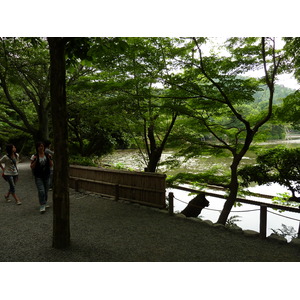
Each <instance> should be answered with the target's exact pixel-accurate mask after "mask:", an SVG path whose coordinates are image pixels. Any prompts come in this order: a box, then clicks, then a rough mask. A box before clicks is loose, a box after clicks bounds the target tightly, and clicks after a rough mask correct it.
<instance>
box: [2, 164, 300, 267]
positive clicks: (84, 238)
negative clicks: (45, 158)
mask: <svg viewBox="0 0 300 300" xmlns="http://www.w3.org/2000/svg"><path fill="white" fill-rule="evenodd" d="M19 170H20V176H19V181H18V183H17V195H19V197H20V198H21V200H22V203H23V204H22V205H20V206H17V205H16V204H15V203H14V202H13V201H12V202H10V203H6V202H5V201H4V197H3V195H4V193H5V192H6V190H7V183H6V182H5V181H4V180H2V182H1V183H0V195H1V201H0V224H1V226H0V237H1V244H0V261H2V262H67V261H68V262H143V261H146V262H147V261H149V262H150V261H151V262H154V261H159V262H167V261H170V262H176V261H181V262H223V261H226V262H242V261H261V262H264V261H271V262H275V261H300V248H298V247H295V246H292V245H288V244H286V245H282V244H280V243H278V242H275V241H269V240H261V239H259V238H253V237H246V236H244V235H243V234H238V233H232V232H230V231H228V230H224V229H223V230H222V229H217V228H212V227H209V226H207V225H205V224H203V223H199V222H195V221H192V220H189V219H183V218H179V217H170V216H168V214H167V213H163V212H162V211H159V210H158V209H152V208H149V207H143V206H140V205H135V204H130V203H126V202H116V201H114V200H112V199H107V198H101V197H100V196H99V195H95V194H89V193H77V192H75V191H74V190H70V214H71V215H70V227H71V247H70V248H69V249H67V250H57V249H53V248H52V246H51V245H52V217H53V213H52V208H51V207H50V208H49V209H48V210H47V212H46V213H45V214H40V213H39V205H38V198H37V191H36V187H35V185H34V180H33V177H32V174H31V171H30V169H29V164H28V163H21V164H19ZM49 196H50V199H51V198H52V194H51V192H50V193H49ZM51 202H52V200H51V201H50V204H51Z"/></svg>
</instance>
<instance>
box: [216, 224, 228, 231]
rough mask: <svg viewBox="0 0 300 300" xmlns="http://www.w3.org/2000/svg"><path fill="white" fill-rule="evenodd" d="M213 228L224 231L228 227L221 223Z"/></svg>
mask: <svg viewBox="0 0 300 300" xmlns="http://www.w3.org/2000/svg"><path fill="white" fill-rule="evenodd" d="M213 227H214V228H218V229H222V230H225V229H226V227H225V226H224V225H223V224H220V223H214V224H213Z"/></svg>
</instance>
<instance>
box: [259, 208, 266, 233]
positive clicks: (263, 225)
mask: <svg viewBox="0 0 300 300" xmlns="http://www.w3.org/2000/svg"><path fill="white" fill-rule="evenodd" d="M259 236H260V238H262V239H265V238H266V237H267V206H266V205H260V227H259Z"/></svg>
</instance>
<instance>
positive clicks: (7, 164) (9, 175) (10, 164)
mask: <svg viewBox="0 0 300 300" xmlns="http://www.w3.org/2000/svg"><path fill="white" fill-rule="evenodd" d="M6 152H7V155H4V156H3V157H2V158H1V159H0V167H1V169H2V171H3V174H2V176H3V178H4V179H5V180H6V181H7V182H8V184H9V190H8V192H7V194H6V195H4V197H5V200H6V201H7V202H10V200H9V195H12V196H13V197H14V199H15V200H16V203H17V204H18V205H20V204H22V203H21V201H20V199H19V197H18V196H17V195H16V183H17V181H18V175H19V173H18V168H17V163H18V162H19V155H18V154H17V153H16V147H15V146H14V145H12V144H8V145H7V146H6ZM3 164H4V166H3Z"/></svg>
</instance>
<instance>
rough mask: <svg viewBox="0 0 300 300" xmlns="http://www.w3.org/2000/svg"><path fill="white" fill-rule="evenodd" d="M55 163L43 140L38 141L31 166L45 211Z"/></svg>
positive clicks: (42, 209)
mask: <svg viewBox="0 0 300 300" xmlns="http://www.w3.org/2000/svg"><path fill="white" fill-rule="evenodd" d="M52 165H53V162H52V157H51V155H50V154H46V153H45V146H44V144H43V143H42V142H37V143H36V154H34V155H32V157H31V164H30V167H31V169H32V171H33V175H34V177H35V184H36V187H37V190H38V196H39V203H40V212H41V213H44V212H45V211H46V207H49V206H48V204H47V201H48V190H49V179H50V169H51V167H52Z"/></svg>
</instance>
